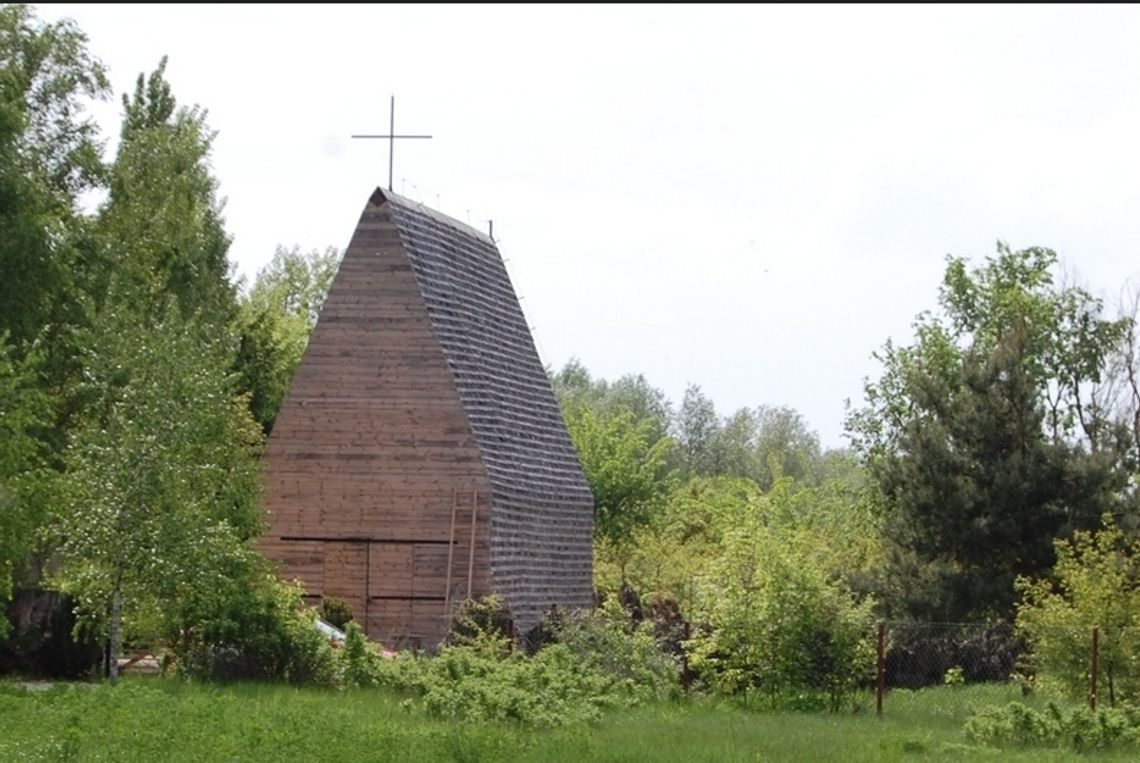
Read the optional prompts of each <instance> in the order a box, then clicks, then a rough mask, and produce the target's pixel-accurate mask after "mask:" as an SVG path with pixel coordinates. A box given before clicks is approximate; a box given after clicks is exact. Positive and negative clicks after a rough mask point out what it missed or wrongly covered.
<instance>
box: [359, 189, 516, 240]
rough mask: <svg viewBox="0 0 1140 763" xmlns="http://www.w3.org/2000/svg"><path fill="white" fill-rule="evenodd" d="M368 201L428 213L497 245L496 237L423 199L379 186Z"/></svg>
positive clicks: (439, 220) (434, 217) (437, 219)
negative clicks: (428, 203) (406, 195)
mask: <svg viewBox="0 0 1140 763" xmlns="http://www.w3.org/2000/svg"><path fill="white" fill-rule="evenodd" d="M368 201H369V203H371V204H373V205H375V206H380V205H381V204H383V203H384V202H385V201H387V202H389V203H391V204H394V205H396V206H400V207H403V208H404V209H407V210H409V211H412V212H418V213H420V214H422V215H426V216H427V217H430V218H432V219H433V220H435V221H436V222H440V223H443V224H444V225H448V226H450V227H452V228H455V229H457V230H459V231H462V232H463V233H465V234H467V235H469V236H475V237H476V238H478V239H479V240H481V241H482V242H483V243H485V244H490V245H491V246H495V239H493V238H491V237H490V236H489V235H487V234H486V233H484V232H483V231H481V230H477V229H475V228H472V227H471V226H470V225H468V224H467V223H463V222H460V221H459V220H456V219H455V218H454V217H451V216H450V215H446V214H444V213H443V212H440V211H439V210H438V209H432V208H431V207H429V206H428V205H427V204H424V203H423V202H422V201H413V200H412V199H408V198H405V197H403V196H401V195H399V194H398V193H395V192H393V191H386V190H384V189H383V188H380V187H379V186H377V187H376V190H375V191H373V192H372V196H371V197H370V198H369V199H368ZM496 250H497V247H496Z"/></svg>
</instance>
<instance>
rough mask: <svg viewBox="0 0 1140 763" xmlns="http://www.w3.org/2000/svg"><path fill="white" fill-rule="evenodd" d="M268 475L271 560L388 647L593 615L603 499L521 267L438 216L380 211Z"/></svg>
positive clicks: (389, 201)
mask: <svg viewBox="0 0 1140 763" xmlns="http://www.w3.org/2000/svg"><path fill="white" fill-rule="evenodd" d="M266 461H267V469H266V498H265V504H266V510H267V512H268V514H269V520H270V521H269V528H268V530H267V532H266V534H265V536H264V538H263V540H262V542H261V545H262V547H263V548H264V549H265V550H266V553H268V554H269V555H270V556H271V557H273V558H275V559H278V560H279V561H281V562H282V564H283V566H284V568H283V573H284V574H286V575H293V576H296V577H298V578H300V579H301V580H302V581H303V582H305V584H306V587H307V589H308V591H309V593H310V595H312V596H314V597H324V596H337V597H345V598H347V599H348V600H350V601H351V603H352V606H353V607H354V611H358V612H359V611H363V612H364V619H365V621H367V623H368V628H369V632H370V634H372V635H374V636H381V637H383V635H384V634H386V633H397V632H400V631H403V632H410V633H418V634H419V635H422V636H424V637H425V638H428V639H429V641H430V639H431V638H436V637H438V636H442V632H441V630H440V629H441V628H445V626H446V618H447V617H448V616H449V614H450V613H449V607H451V606H453V605H454V604H455V603H456V597H457V596H466V595H479V594H480V593H485V592H488V591H492V592H495V593H498V594H501V595H502V596H503V597H504V599H505V600H506V602H507V603H508V605H509V606H510V608H511V612H512V615H513V616H514V618H515V622H516V625H518V626H519V627H520V628H522V629H524V630H525V629H529V628H530V627H532V626H534V625H535V624H536V623H537V621H538V619H539V616H540V615H541V613H542V611H543V610H544V609H545V608H547V607H549V606H550V605H552V604H559V605H561V606H586V605H589V603H590V601H591V598H592V597H591V592H592V581H591V567H592V545H591V541H592V532H593V497H592V495H591V493H590V489H589V486H588V484H587V482H586V479H585V476H584V475H583V474H582V470H581V467H580V465H579V462H578V457H577V454H576V453H575V451H574V448H573V445H572V444H571V442H570V438H569V436H568V435H567V432H566V428H565V425H564V423H563V420H562V415H561V412H560V410H559V408H558V404H557V401H556V400H555V398H554V393H553V391H552V390H551V387H550V382H549V380H548V379H547V376H546V371H545V369H544V368H543V366H542V363H541V361H540V360H539V357H538V353H537V351H536V349H535V346H534V341H533V339H532V338H531V335H530V331H529V328H528V326H527V323H526V319H525V317H524V316H523V313H522V309H521V308H520V306H519V302H518V299H517V297H516V295H515V291H514V288H513V287H512V285H511V281H510V278H509V276H508V275H507V271H506V268H505V267H504V265H503V260H502V258H501V256H500V255H499V252H498V250H497V248H496V247H495V243H494V242H493V241H492V240H491V239H490V238H489V237H488V236H486V235H484V234H482V233H480V232H479V231H476V230H474V229H473V228H471V227H470V226H467V225H464V224H462V223H460V222H458V221H456V220H453V219H451V218H449V217H447V216H445V215H442V214H440V213H439V212H436V211H434V210H431V209H429V208H427V207H425V206H423V205H422V204H417V203H416V202H413V201H410V200H408V199H404V198H401V197H399V196H397V195H395V194H392V193H389V192H386V191H382V190H379V189H377V190H376V191H375V192H373V193H372V194H371V196H370V198H369V201H368V203H367V204H366V205H365V208H364V211H363V213H362V214H361V216H360V220H359V222H358V224H357V227H356V230H355V232H354V233H353V237H352V240H351V242H350V243H349V245H348V248H347V249H346V251H345V255H344V259H343V260H342V261H341V265H340V267H339V269H338V271H337V274H336V276H335V277H334V279H333V282H332V285H331V287H330V290H329V296H328V299H327V300H326V302H325V304H324V306H323V307H322V309H321V315H320V318H319V319H318V322H317V326H316V329H315V330H314V332H313V336H312V338H311V340H310V342H309V346H308V348H307V349H306V350H305V354H304V357H303V358H302V360H301V363H300V366H299V367H298V369H297V372H296V375H295V376H294V379H293V383H292V385H291V386H290V389H289V392H288V394H287V395H286V398H285V401H284V403H283V405H282V410H281V413H280V414H279V416H278V419H277V422H276V423H275V425H274V429H273V432H272V434H271V436H270V440H269V444H268V447H267V454H266ZM460 506H462V507H463V508H462V510H459V508H460Z"/></svg>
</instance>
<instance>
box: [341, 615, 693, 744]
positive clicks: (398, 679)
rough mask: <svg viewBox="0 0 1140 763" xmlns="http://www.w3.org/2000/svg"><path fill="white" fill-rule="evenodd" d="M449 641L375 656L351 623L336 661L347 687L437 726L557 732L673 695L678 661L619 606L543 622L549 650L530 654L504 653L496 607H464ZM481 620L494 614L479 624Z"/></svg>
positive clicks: (506, 646)
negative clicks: (397, 698) (416, 710)
mask: <svg viewBox="0 0 1140 763" xmlns="http://www.w3.org/2000/svg"><path fill="white" fill-rule="evenodd" d="M461 610H462V616H461V617H459V618H457V622H458V623H459V624H460V626H461V627H460V628H459V629H458V631H459V633H458V634H453V635H455V636H456V638H455V639H454V641H455V643H451V644H446V645H444V646H443V647H442V648H441V649H440V651H439V653H438V654H436V655H435V656H434V657H432V656H428V655H425V654H418V655H415V654H410V653H401V654H399V655H397V656H395V657H393V658H389V659H385V658H383V657H381V656H380V655H378V654H377V653H376V652H375V650H374V649H373V648H372V646H371V645H370V644H368V643H367V641H366V640H365V639H364V637H363V634H362V633H361V632H360V631H359V629H358V628H356V627H355V625H353V624H350V625H349V630H348V637H347V639H346V641H345V644H344V648H343V649H342V650H341V652H340V654H339V655H338V657H337V665H338V671H337V672H338V676H339V677H340V680H341V682H342V684H343V685H346V686H384V687H388V688H392V689H396V690H397V691H400V692H402V693H403V694H405V695H406V697H407V699H406V700H405V701H406V702H407V703H409V704H410V705H418V706H422V707H423V708H424V709H426V710H427V711H428V712H429V713H430V714H431V715H433V716H435V717H438V718H447V719H456V720H465V721H512V722H518V723H522V724H525V725H531V726H561V725H566V724H571V723H577V722H582V721H589V720H594V719H596V718H598V717H599V716H600V715H601V713H602V712H603V711H604V710H606V709H608V708H614V707H631V706H634V705H638V704H641V703H643V702H645V701H648V700H651V699H658V698H664V697H668V696H672V695H675V694H676V693H677V691H678V688H677V687H678V676H677V673H678V671H677V663H676V661H675V660H673V659H672V658H671V657H669V656H668V655H666V654H664V653H663V652H662V651H661V649H660V648H659V647H658V645H657V642H656V641H655V639H654V638H653V636H652V633H651V628H652V626H651V624H649V623H644V624H641V625H638V626H634V625H633V624H632V623H631V621H630V618H629V617H628V615H626V613H625V612H623V611H622V610H621V608H620V606H617V604H616V602H614V604H613V605H612V606H611V607H609V608H607V609H605V610H603V611H601V612H599V613H597V614H592V613H572V614H568V615H565V616H564V617H560V618H558V619H557V621H556V622H555V621H551V622H548V627H549V628H550V629H551V631H552V633H553V638H554V643H548V644H546V645H545V646H543V647H542V648H541V649H539V650H538V652H536V653H535V654H534V655H533V656H527V655H526V654H525V653H524V652H523V651H522V650H516V649H514V648H512V642H511V641H510V639H509V638H507V636H506V635H505V634H504V632H503V629H502V623H503V620H502V619H501V618H500V617H498V615H497V614H496V613H501V611H502V610H501V608H500V606H499V604H498V603H497V602H496V601H494V600H483V601H480V602H472V603H469V604H468V605H467V606H466V607H465V608H461ZM484 615H492V616H490V617H484Z"/></svg>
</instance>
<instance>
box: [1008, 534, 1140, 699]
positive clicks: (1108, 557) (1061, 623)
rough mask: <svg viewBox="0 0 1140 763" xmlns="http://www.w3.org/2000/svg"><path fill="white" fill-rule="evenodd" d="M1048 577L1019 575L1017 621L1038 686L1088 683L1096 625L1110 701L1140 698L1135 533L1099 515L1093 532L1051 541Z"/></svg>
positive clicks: (1072, 690)
mask: <svg viewBox="0 0 1140 763" xmlns="http://www.w3.org/2000/svg"><path fill="white" fill-rule="evenodd" d="M1054 545H1055V548H1056V551H1057V563H1056V565H1055V566H1054V567H1053V577H1054V578H1055V579H1054V580H1037V581H1029V580H1026V579H1020V580H1018V583H1017V587H1018V590H1019V591H1020V593H1021V594H1022V601H1021V602H1020V604H1019V605H1018V609H1017V625H1018V627H1019V628H1020V629H1021V630H1022V632H1023V633H1025V634H1026V636H1027V637H1028V640H1029V644H1030V647H1031V649H1032V664H1031V667H1032V668H1034V669H1035V670H1036V673H1037V675H1036V678H1037V682H1038V684H1039V685H1041V684H1046V685H1049V684H1051V685H1054V686H1058V687H1060V688H1061V689H1063V690H1064V691H1066V692H1067V693H1068V695H1069V696H1071V697H1081V696H1083V695H1084V693H1085V692H1086V691H1087V688H1088V670H1089V655H1090V651H1091V649H1092V629H1093V627H1094V626H1097V627H1099V628H1100V644H1099V646H1100V654H1099V664H1100V676H1099V678H1100V682H1101V686H1102V687H1103V690H1104V694H1105V695H1106V696H1107V698H1108V700H1109V702H1110V704H1116V701H1117V699H1121V698H1122V699H1125V700H1132V701H1135V700H1136V699H1140V668H1138V666H1140V539H1136V538H1127V537H1125V535H1124V533H1123V532H1122V531H1121V530H1120V529H1118V528H1117V527H1115V525H1114V524H1113V523H1112V521H1111V519H1110V518H1108V517H1106V518H1105V520H1104V525H1103V528H1102V529H1101V530H1100V531H1098V532H1096V533H1089V532H1076V533H1074V534H1073V538H1072V540H1071V541H1062V540H1058V541H1057V542H1056V543H1055V544H1054Z"/></svg>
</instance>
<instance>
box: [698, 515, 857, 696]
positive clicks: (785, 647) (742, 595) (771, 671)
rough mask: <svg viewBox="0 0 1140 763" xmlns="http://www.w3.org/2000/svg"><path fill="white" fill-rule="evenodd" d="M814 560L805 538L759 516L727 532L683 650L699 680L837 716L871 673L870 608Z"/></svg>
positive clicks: (742, 694) (725, 688) (707, 579)
mask: <svg viewBox="0 0 1140 763" xmlns="http://www.w3.org/2000/svg"><path fill="white" fill-rule="evenodd" d="M812 557H813V555H812V553H811V551H810V548H809V547H808V544H807V542H806V539H805V538H804V536H802V535H801V534H800V533H798V532H795V531H781V530H778V529H775V528H771V527H768V526H766V525H765V524H764V523H763V522H762V521H761V520H760V518H759V517H752V518H750V519H747V520H745V521H741V522H738V523H737V524H736V525H735V526H734V527H732V528H730V529H729V530H728V531H727V532H726V534H725V537H724V542H723V550H722V552H721V554H720V555H719V556H718V557H717V559H716V560H715V561H714V562H713V563H712V564H711V565H710V567H709V570H708V575H707V576H706V577H705V579H704V581H703V586H702V596H701V603H700V604H699V605H698V618H699V621H700V622H701V623H702V627H701V628H700V629H698V632H697V634H696V635H694V637H693V638H692V639H691V641H690V642H689V644H688V645H687V649H688V651H689V653H690V656H691V659H692V664H693V666H694V668H695V669H696V670H697V671H698V672H699V673H700V674H701V675H702V676H703V678H704V680H705V681H707V682H708V683H709V684H710V685H712V686H714V687H716V688H717V689H718V690H720V691H722V692H725V693H727V694H735V695H741V696H743V697H745V698H748V699H751V700H754V701H758V702H761V703H763V704H765V705H768V706H774V707H796V708H799V709H807V708H810V707H828V708H830V709H831V710H833V711H835V710H838V709H839V707H840V705H841V703H842V701H843V699H844V698H845V697H846V696H848V694H849V693H850V692H851V691H852V690H853V689H854V688H855V686H856V685H857V682H858V681H859V680H860V679H863V678H866V677H867V675H868V674H869V672H870V670H871V666H872V664H873V659H872V654H871V639H870V638H869V634H870V627H871V602H870V601H864V602H862V603H859V602H857V601H856V599H855V598H854V597H853V596H852V595H851V594H850V593H849V592H848V591H847V590H845V589H844V587H843V586H842V584H840V583H837V582H834V580H833V579H832V578H831V576H830V575H829V574H828V572H827V571H826V569H825V568H823V567H822V566H820V565H819V564H816V563H813V559H812Z"/></svg>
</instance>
